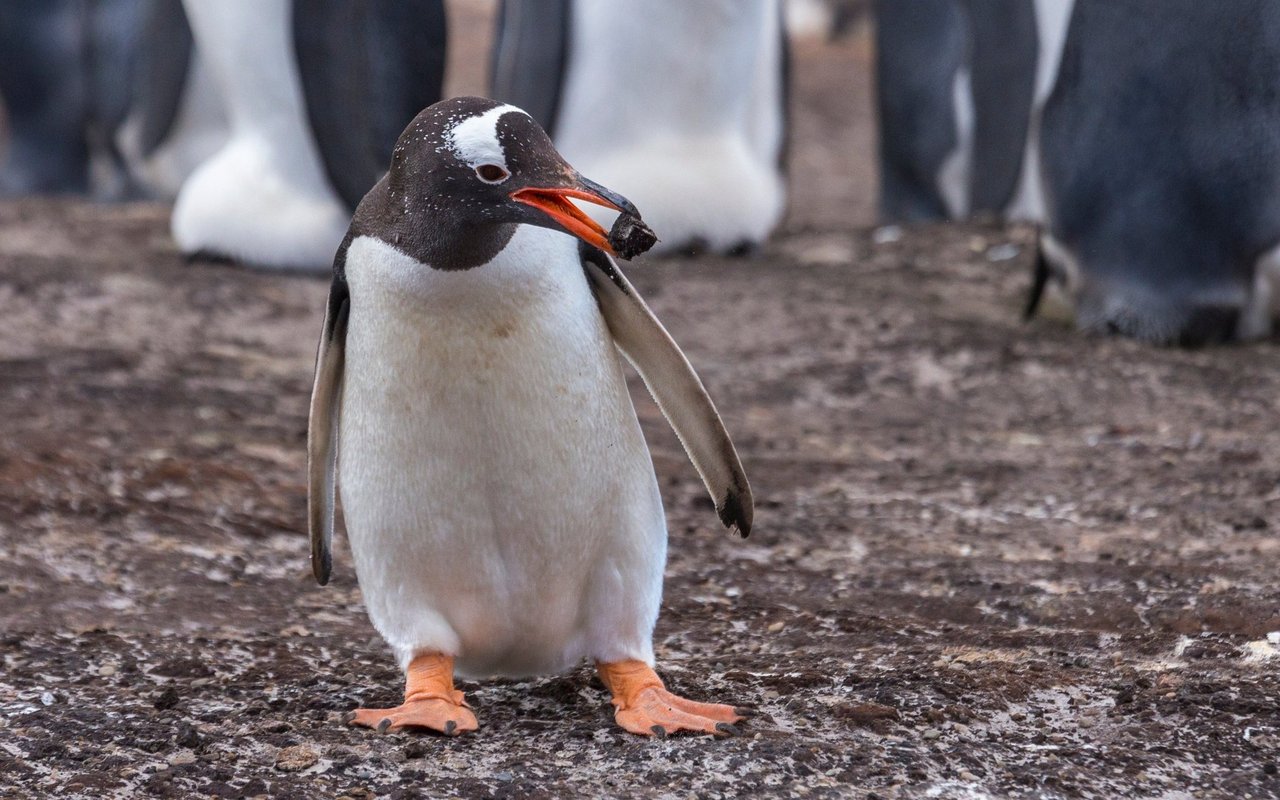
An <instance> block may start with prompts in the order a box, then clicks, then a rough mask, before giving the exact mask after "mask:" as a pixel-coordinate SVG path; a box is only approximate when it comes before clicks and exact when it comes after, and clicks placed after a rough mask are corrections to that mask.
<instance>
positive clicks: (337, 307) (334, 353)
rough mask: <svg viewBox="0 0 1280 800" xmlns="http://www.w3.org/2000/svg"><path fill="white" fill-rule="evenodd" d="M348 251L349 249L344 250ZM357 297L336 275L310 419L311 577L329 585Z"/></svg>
mask: <svg viewBox="0 0 1280 800" xmlns="http://www.w3.org/2000/svg"><path fill="white" fill-rule="evenodd" d="M344 249H345V248H344ZM350 309H351V297H350V295H349V294H348V292H347V282H346V279H345V278H344V276H343V275H342V273H340V272H339V273H336V274H335V275H334V277H333V285H332V286H330V287H329V302H328V305H327V306H326V309H325V314H324V331H323V332H322V333H321V334H320V346H319V348H318V349H317V351H316V379H315V385H314V387H313V388H312V390H311V413H310V416H309V418H308V420H307V528H308V530H309V531H310V533H311V574H312V575H314V576H315V578H316V582H317V583H319V584H320V585H321V586H324V585H325V584H326V583H328V582H329V573H330V571H331V570H332V569H333V551H332V547H333V515H334V483H335V481H334V478H335V476H336V473H337V464H338V448H337V434H338V422H339V420H340V419H341V415H342V408H341V398H340V396H339V392H340V391H341V390H342V369H343V363H344V361H345V359H346V350H347V315H348V314H349V313H350Z"/></svg>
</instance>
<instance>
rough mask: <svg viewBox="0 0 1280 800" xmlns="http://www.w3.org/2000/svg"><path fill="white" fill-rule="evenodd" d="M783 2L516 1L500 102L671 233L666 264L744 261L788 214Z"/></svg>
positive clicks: (506, 18)
mask: <svg viewBox="0 0 1280 800" xmlns="http://www.w3.org/2000/svg"><path fill="white" fill-rule="evenodd" d="M787 60H788V54H787V46H786V38H785V31H784V30H783V25H782V8H781V6H780V4H779V2H778V0H700V2H688V0H650V1H649V2H643V3H641V2H635V1H634V0H503V2H502V4H501V6H500V9H499V13H498V35H497V41H496V44H495V48H494V58H493V72H492V75H493V85H492V96H493V97H494V99H496V100H500V101H504V102H510V103H513V104H515V105H518V106H520V107H521V108H524V109H525V110H527V111H528V112H529V113H530V114H531V115H532V116H533V117H534V119H536V120H537V121H538V122H539V123H540V124H541V125H542V126H543V127H544V128H545V129H546V130H547V132H548V133H550V134H551V136H552V138H553V140H554V141H555V144H556V147H557V149H558V150H559V151H560V152H561V153H562V154H563V155H564V156H565V158H566V159H567V160H568V161H569V162H570V163H572V164H574V165H575V166H577V167H578V168H579V169H581V170H582V171H583V173H584V174H588V175H592V176H594V177H595V178H596V179H597V180H600V181H602V182H603V183H605V184H606V185H609V186H612V187H614V188H615V189H617V190H618V191H619V192H622V193H624V194H625V195H627V196H628V197H630V198H631V199H632V200H633V201H634V202H635V203H636V204H637V205H639V206H641V207H643V208H644V209H645V214H646V219H647V220H648V221H649V222H650V223H651V224H652V226H653V228H654V229H656V230H659V231H662V233H663V241H662V242H660V243H659V244H658V245H657V246H656V247H655V248H654V250H653V252H656V253H661V252H666V253H671V252H675V251H697V250H704V249H706V250H712V251H715V252H722V253H742V252H747V251H750V250H752V249H754V248H755V247H756V246H758V245H759V244H761V243H762V242H763V241H764V240H765V239H766V238H767V237H768V235H769V233H770V232H771V231H772V230H773V229H774V228H775V227H776V226H777V225H778V223H779V221H780V220H781V218H782V213H783V210H784V206H785V202H786V173H785V157H786V143H787V111H786V105H787V85H788V66H787Z"/></svg>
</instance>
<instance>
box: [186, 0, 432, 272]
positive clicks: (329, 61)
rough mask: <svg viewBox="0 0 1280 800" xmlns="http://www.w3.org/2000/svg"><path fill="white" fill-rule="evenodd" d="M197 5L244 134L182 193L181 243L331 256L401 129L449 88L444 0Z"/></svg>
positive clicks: (286, 257)
mask: <svg viewBox="0 0 1280 800" xmlns="http://www.w3.org/2000/svg"><path fill="white" fill-rule="evenodd" d="M184 5H185V8H186V13H187V18H188V19H189V21H190V23H191V28H192V32H193V34H194V39H195V46H196V49H197V50H198V58H199V59H200V61H201V63H202V64H203V65H204V66H205V67H207V68H208V70H209V73H210V75H211V77H212V78H213V82H214V84H215V85H216V86H217V87H218V88H219V91H220V95H221V99H222V101H223V103H224V105H225V107H226V113H227V117H228V119H229V123H230V136H229V139H228V140H227V142H226V143H225V144H224V145H223V147H222V148H221V149H220V150H219V151H218V152H217V153H215V154H214V155H213V156H212V157H210V158H209V159H208V160H207V161H205V162H204V163H202V164H201V165H200V166H199V167H197V168H196V169H195V171H194V172H192V173H191V175H190V176H189V177H188V178H187V180H186V181H185V182H184V183H183V185H182V188H181V190H180V191H179V193H178V197H177V200H176V202H175V204H174V210H173V221H172V230H173V235H174V238H175V239H176V240H177V243H178V246H179V247H180V248H181V249H182V250H183V251H184V252H186V253H189V254H190V253H210V254H215V255H222V256H229V257H231V258H234V259H237V260H240V261H244V262H247V263H250V264H253V265H257V266H264V267H274V268H280V269H303V270H310V269H324V268H326V267H327V264H328V261H329V258H330V256H331V255H332V253H333V251H334V249H335V248H336V247H337V246H338V243H339V242H340V241H341V240H342V236H343V233H344V232H345V230H346V228H347V223H348V222H349V220H350V214H351V211H352V209H354V208H355V205H356V203H357V202H359V200H360V198H361V197H362V196H363V195H364V193H365V192H366V191H368V189H369V188H370V187H371V186H373V184H374V182H375V181H376V180H377V179H378V177H379V176H380V174H381V172H382V169H383V166H384V165H385V164H386V162H387V160H388V159H389V157H390V149H391V146H392V143H393V142H394V141H395V137H396V135H397V133H398V131H399V130H400V129H402V128H403V126H404V125H405V124H406V123H407V122H408V121H409V120H410V119H411V118H412V116H413V114H414V113H416V112H417V110H418V109H421V108H422V107H423V106H424V105H426V104H428V103H430V102H433V101H435V100H436V99H438V98H439V96H440V87H441V85H442V80H443V74H444V41H445V25H444V7H443V4H442V0H371V2H363V3H350V2H346V0H308V2H301V1H300V0H293V1H292V2H291V0H219V2H216V3H213V2H200V1H199V0H185V3H184Z"/></svg>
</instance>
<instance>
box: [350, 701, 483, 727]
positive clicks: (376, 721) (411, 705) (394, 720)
mask: <svg viewBox="0 0 1280 800" xmlns="http://www.w3.org/2000/svg"><path fill="white" fill-rule="evenodd" d="M459 694H461V693H459ZM346 721H347V723H348V724H351V725H362V726H364V727H366V728H373V729H375V730H377V731H378V733H386V732H387V731H399V730H404V729H405V728H427V729H429V730H433V731H437V732H439V733H443V734H444V735H445V736H457V735H458V734H462V733H466V732H468V731H474V730H476V729H477V728H479V727H480V723H479V721H477V720H476V715H475V714H473V713H472V711H471V709H469V708H467V707H466V705H464V704H462V703H454V702H452V701H450V700H446V699H444V698H440V697H431V698H425V699H420V700H406V701H405V702H404V703H403V704H401V705H399V706H396V707H395V708H357V709H356V710H355V711H351V712H348V714H347V717H346Z"/></svg>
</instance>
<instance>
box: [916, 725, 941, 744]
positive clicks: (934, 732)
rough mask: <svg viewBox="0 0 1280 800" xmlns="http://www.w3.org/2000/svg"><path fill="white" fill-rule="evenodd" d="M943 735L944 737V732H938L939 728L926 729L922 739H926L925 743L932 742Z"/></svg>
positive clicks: (921, 736)
mask: <svg viewBox="0 0 1280 800" xmlns="http://www.w3.org/2000/svg"><path fill="white" fill-rule="evenodd" d="M941 735H942V731H940V730H938V729H937V728H925V729H924V732H922V733H921V734H920V738H922V739H924V740H925V741H930V742H931V741H933V740H934V739H937V738H938V737H939V736H941Z"/></svg>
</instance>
